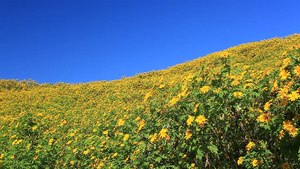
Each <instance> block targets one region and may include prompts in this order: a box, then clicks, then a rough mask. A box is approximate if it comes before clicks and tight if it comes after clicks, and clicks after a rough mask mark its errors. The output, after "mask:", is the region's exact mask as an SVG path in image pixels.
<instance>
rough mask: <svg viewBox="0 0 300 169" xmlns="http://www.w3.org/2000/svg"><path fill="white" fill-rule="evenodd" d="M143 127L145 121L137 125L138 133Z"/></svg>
mask: <svg viewBox="0 0 300 169" xmlns="http://www.w3.org/2000/svg"><path fill="white" fill-rule="evenodd" d="M144 126H145V120H141V121H140V122H139V124H138V127H139V129H138V131H141V130H142V128H143V127H144Z"/></svg>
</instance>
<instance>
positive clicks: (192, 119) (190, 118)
mask: <svg viewBox="0 0 300 169" xmlns="http://www.w3.org/2000/svg"><path fill="white" fill-rule="evenodd" d="M194 119H195V117H194V116H191V115H189V118H188V119H187V120H186V124H187V125H188V126H189V125H191V124H192V122H193V121H194Z"/></svg>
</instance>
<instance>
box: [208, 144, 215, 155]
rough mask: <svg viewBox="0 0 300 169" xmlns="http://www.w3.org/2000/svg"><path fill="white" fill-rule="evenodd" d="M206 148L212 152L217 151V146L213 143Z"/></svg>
mask: <svg viewBox="0 0 300 169" xmlns="http://www.w3.org/2000/svg"><path fill="white" fill-rule="evenodd" d="M207 148H208V149H209V150H210V151H211V152H213V153H216V154H217V153H218V147H217V146H215V145H211V146H207Z"/></svg>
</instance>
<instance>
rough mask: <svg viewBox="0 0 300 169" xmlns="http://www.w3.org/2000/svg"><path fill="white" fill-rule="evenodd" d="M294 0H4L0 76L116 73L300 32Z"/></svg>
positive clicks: (79, 78) (75, 78) (90, 77)
mask: <svg viewBox="0 0 300 169" xmlns="http://www.w3.org/2000/svg"><path fill="white" fill-rule="evenodd" d="M299 6H300V1H297V0H294V1H289V0H280V1H279V0H278V1H276V0H273V1H263V0H251V1H247V0H243V1H240V0H236V1H235V0H219V1H217V0H207V1H204V0H198V1H196V0H194V1H193V0H81V1H79V0H72V1H71V0H0V23H1V25H0V59H1V61H0V79H18V80H23V79H29V78H31V79H33V80H35V81H37V82H38V83H57V82H66V83H80V82H83V83H85V82H91V81H102V80H107V81H110V80H116V79H121V78H122V77H123V76H126V77H130V76H134V75H136V74H139V73H143V72H149V71H152V70H161V69H167V68H168V67H171V66H174V65H176V64H180V63H184V62H186V61H190V60H194V59H196V58H199V57H203V56H205V55H207V54H209V53H213V52H217V51H221V50H224V49H227V48H229V47H233V46H237V45H239V44H243V43H248V42H253V41H261V40H264V39H270V38H273V37H285V36H288V35H292V34H294V33H300V22H299V18H300V14H299Z"/></svg>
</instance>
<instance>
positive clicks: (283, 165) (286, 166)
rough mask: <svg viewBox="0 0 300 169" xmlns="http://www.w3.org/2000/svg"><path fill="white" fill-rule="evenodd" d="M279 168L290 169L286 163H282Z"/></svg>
mask: <svg viewBox="0 0 300 169" xmlns="http://www.w3.org/2000/svg"><path fill="white" fill-rule="evenodd" d="M281 167H282V168H283V169H290V168H291V167H290V165H289V164H288V163H283V164H282V165H281Z"/></svg>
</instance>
